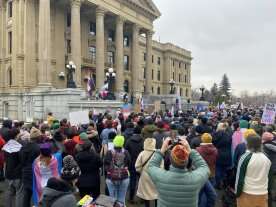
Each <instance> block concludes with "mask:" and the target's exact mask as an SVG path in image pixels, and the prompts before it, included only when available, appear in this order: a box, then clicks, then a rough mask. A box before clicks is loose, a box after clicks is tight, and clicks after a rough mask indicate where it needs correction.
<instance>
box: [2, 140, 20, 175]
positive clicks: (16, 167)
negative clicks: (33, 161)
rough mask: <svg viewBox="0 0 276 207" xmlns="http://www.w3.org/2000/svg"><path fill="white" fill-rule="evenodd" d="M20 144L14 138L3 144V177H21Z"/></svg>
mask: <svg viewBox="0 0 276 207" xmlns="http://www.w3.org/2000/svg"><path fill="white" fill-rule="evenodd" d="M21 148H22V145H21V144H20V143H19V142H17V141H16V140H14V139H11V140H9V141H8V142H7V143H6V144H5V145H4V146H3V149H2V150H3V151H4V157H5V162H6V165H5V177H6V178H7V179H8V180H15V179H21V177H22V157H21V155H20V150H21Z"/></svg>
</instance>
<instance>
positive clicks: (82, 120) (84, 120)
mask: <svg viewBox="0 0 276 207" xmlns="http://www.w3.org/2000/svg"><path fill="white" fill-rule="evenodd" d="M88 113H89V112H88V111H74V112H70V113H69V120H70V123H71V125H72V126H78V125H81V124H89V117H88Z"/></svg>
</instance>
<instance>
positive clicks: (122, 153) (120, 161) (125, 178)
mask: <svg viewBox="0 0 276 207" xmlns="http://www.w3.org/2000/svg"><path fill="white" fill-rule="evenodd" d="M124 143H125V138H124V137H123V136H121V135H117V136H116V137H115V138H114V140H113V144H114V149H113V150H109V151H108V152H107V154H106V158H105V162H104V164H105V169H106V171H107V173H106V184H107V187H108V191H109V194H110V196H111V197H113V198H114V199H115V200H117V201H119V202H121V203H122V204H123V205H125V198H126V193H127V189H128V185H129V170H128V169H129V167H130V155H129V153H128V151H127V150H125V149H124Z"/></svg>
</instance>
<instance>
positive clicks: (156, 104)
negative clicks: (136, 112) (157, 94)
mask: <svg viewBox="0 0 276 207" xmlns="http://www.w3.org/2000/svg"><path fill="white" fill-rule="evenodd" d="M160 110H161V101H155V102H154V111H155V112H159V111H160Z"/></svg>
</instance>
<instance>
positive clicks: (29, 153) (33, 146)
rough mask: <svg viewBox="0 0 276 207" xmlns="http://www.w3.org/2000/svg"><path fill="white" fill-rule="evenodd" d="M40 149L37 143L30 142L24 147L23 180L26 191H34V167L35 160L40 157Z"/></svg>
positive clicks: (22, 152)
mask: <svg viewBox="0 0 276 207" xmlns="http://www.w3.org/2000/svg"><path fill="white" fill-rule="evenodd" d="M39 154H40V149H39V145H38V144H37V143H36V142H29V143H27V144H26V145H25V146H23V147H22V150H21V156H22V179H23V184H24V188H25V189H30V190H32V186H33V172H32V165H33V162H34V160H35V159H36V158H37V157H38V156H39Z"/></svg>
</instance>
